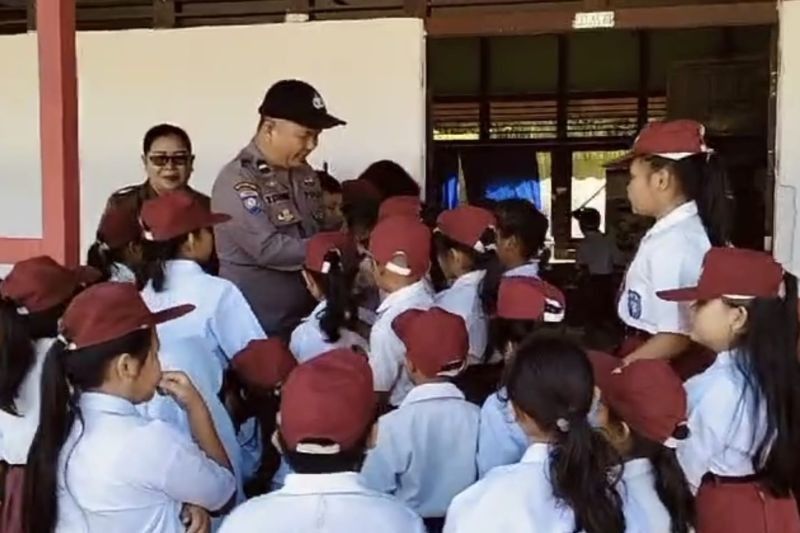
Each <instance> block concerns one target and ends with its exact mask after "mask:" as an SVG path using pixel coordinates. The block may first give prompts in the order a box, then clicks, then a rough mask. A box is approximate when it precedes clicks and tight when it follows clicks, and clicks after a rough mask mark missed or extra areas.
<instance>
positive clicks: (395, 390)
mask: <svg viewBox="0 0 800 533" xmlns="http://www.w3.org/2000/svg"><path fill="white" fill-rule="evenodd" d="M432 305H433V296H432V295H431V292H430V291H429V290H428V287H427V285H426V283H425V281H424V280H420V281H418V282H416V283H414V284H412V285H409V286H408V287H403V288H402V289H400V290H399V291H395V292H393V293H392V294H389V295H388V296H386V298H385V299H384V300H383V302H381V305H380V306H378V319H377V320H376V321H375V324H374V325H373V326H372V331H370V335H369V347H370V353H369V364H370V366H371V367H372V375H373V378H374V381H375V384H374V386H375V390H376V391H378V392H390V395H389V403H390V404H392V405H394V406H397V405H400V402H402V401H403V399H404V398H405V397H406V394H408V391H410V390H411V389H412V388H413V387H414V385H413V384H412V383H411V378H410V377H409V375H408V371H407V370H406V368H405V358H406V346H405V344H403V341H401V340H400V339H399V338H398V337H397V335H396V334H395V332H394V330H393V329H392V321H393V320H394V319H395V318H396V317H397V315H399V314H401V313H402V312H404V311H408V310H409V309H422V310H427V309H429V308H430V307H431V306H432Z"/></svg>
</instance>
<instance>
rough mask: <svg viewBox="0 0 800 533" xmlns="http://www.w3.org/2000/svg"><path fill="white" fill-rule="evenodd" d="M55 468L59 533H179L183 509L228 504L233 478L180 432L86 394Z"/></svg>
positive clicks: (123, 404)
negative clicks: (192, 506)
mask: <svg viewBox="0 0 800 533" xmlns="http://www.w3.org/2000/svg"><path fill="white" fill-rule="evenodd" d="M79 402H80V408H81V412H82V416H83V419H82V421H80V420H76V421H75V424H74V425H73V427H72V430H71V431H70V434H69V436H68V438H67V440H66V443H65V444H64V446H63V447H62V449H61V453H60V455H59V465H58V473H57V476H58V481H57V487H58V488H57V497H58V507H59V509H58V522H57V526H56V532H57V533H72V532H91V533H94V532H99V531H109V532H111V531H113V532H114V533H145V532H147V533H184V532H185V530H186V528H185V526H183V524H181V519H180V513H181V508H182V506H183V504H184V503H189V504H194V505H197V506H200V507H204V508H206V509H209V510H216V509H219V508H220V507H222V506H223V505H225V504H226V503H227V502H228V500H229V499H230V498H231V496H232V495H233V494H234V492H235V490H236V480H235V478H234V476H233V474H232V473H231V472H230V471H228V470H227V469H225V468H223V467H222V466H220V465H218V464H217V463H215V462H214V461H213V460H212V459H210V458H209V457H207V456H206V454H205V453H203V451H202V450H201V449H200V448H199V447H198V446H197V445H196V444H195V443H194V442H193V441H192V440H191V439H189V438H187V437H186V436H185V435H184V434H183V433H181V432H180V431H178V430H177V429H175V428H173V427H172V426H170V425H169V424H166V423H165V422H162V421H160V420H149V419H147V418H145V417H143V416H141V415H140V414H139V413H138V412H137V411H136V408H135V407H134V405H133V404H132V403H130V402H129V401H127V400H125V399H123V398H120V397H118V396H111V395H107V394H100V393H83V394H82V395H81V397H80V400H79Z"/></svg>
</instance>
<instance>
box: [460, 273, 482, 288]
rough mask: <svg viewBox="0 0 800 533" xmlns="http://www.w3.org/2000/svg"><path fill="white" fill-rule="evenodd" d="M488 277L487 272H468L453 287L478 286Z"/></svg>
mask: <svg viewBox="0 0 800 533" xmlns="http://www.w3.org/2000/svg"><path fill="white" fill-rule="evenodd" d="M484 276H486V271H485V270H473V271H472V272H467V273H466V274H462V275H461V276H459V277H458V278H456V280H455V281H454V282H453V285H452V287H462V286H464V287H467V286H472V285H478V284H479V283H480V282H481V281H482V280H483V278H484Z"/></svg>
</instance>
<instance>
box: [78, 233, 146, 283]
mask: <svg viewBox="0 0 800 533" xmlns="http://www.w3.org/2000/svg"><path fill="white" fill-rule="evenodd" d="M127 246H129V245H127V244H126V245H125V247H127ZM125 259H126V257H125V248H109V247H108V245H106V244H104V243H103V242H102V240H101V237H100V234H99V233H98V234H97V240H95V242H94V244H92V245H91V246H90V247H89V251H88V252H87V254H86V264H87V265H89V266H90V267H94V268H96V269H97V270H98V271H99V272H100V274H101V276H100V279H99V280H98V282H103V281H109V280H110V279H111V277H112V276H113V275H114V268H115V266H114V263H123V264H124V263H125ZM128 268H131V271H133V272H134V274H135V275H136V277H137V279H138V278H139V277H140V276H139V274H138V273H137V272H136V269H134V268H132V267H131V265H128Z"/></svg>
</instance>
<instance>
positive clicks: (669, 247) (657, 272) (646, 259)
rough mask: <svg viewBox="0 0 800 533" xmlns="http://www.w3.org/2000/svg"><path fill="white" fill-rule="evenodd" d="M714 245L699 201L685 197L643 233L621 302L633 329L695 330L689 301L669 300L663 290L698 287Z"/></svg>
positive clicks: (622, 315)
mask: <svg viewBox="0 0 800 533" xmlns="http://www.w3.org/2000/svg"><path fill="white" fill-rule="evenodd" d="M710 248H711V243H710V242H709V240H708V235H707V234H706V230H705V228H704V227H703V222H702V221H701V220H700V215H699V214H698V212H697V204H696V203H695V202H686V203H685V204H683V205H681V206H679V207H677V208H676V209H674V210H673V211H672V212H670V213H669V214H668V215H667V216H665V217H664V218H662V219H661V220H659V221H658V222H656V223H655V224H654V225H653V227H652V228H650V229H649V230H648V232H647V233H646V234H645V235H644V237H642V241H641V243H640V244H639V250H638V251H637V252H636V256H635V257H634V258H633V262H631V264H630V267H629V268H628V273H627V274H626V275H625V284H624V286H623V291H622V294H621V297H620V299H619V303H618V306H617V312H618V314H619V317H620V319H621V320H622V321H623V322H624V323H625V324H627V325H628V326H630V327H632V328H636V329H639V330H642V331H645V332H647V333H650V334H653V335H655V334H656V333H678V334H682V335H688V334H689V333H690V332H691V317H690V313H689V304H688V303H678V302H667V301H665V300H662V299H661V298H659V297H658V296H657V295H656V293H657V292H658V291H663V290H669V289H677V288H681V287H693V286H694V285H696V284H697V281H698V280H699V279H700V272H701V270H702V267H703V258H704V257H705V255H706V252H708V250H709V249H710Z"/></svg>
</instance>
